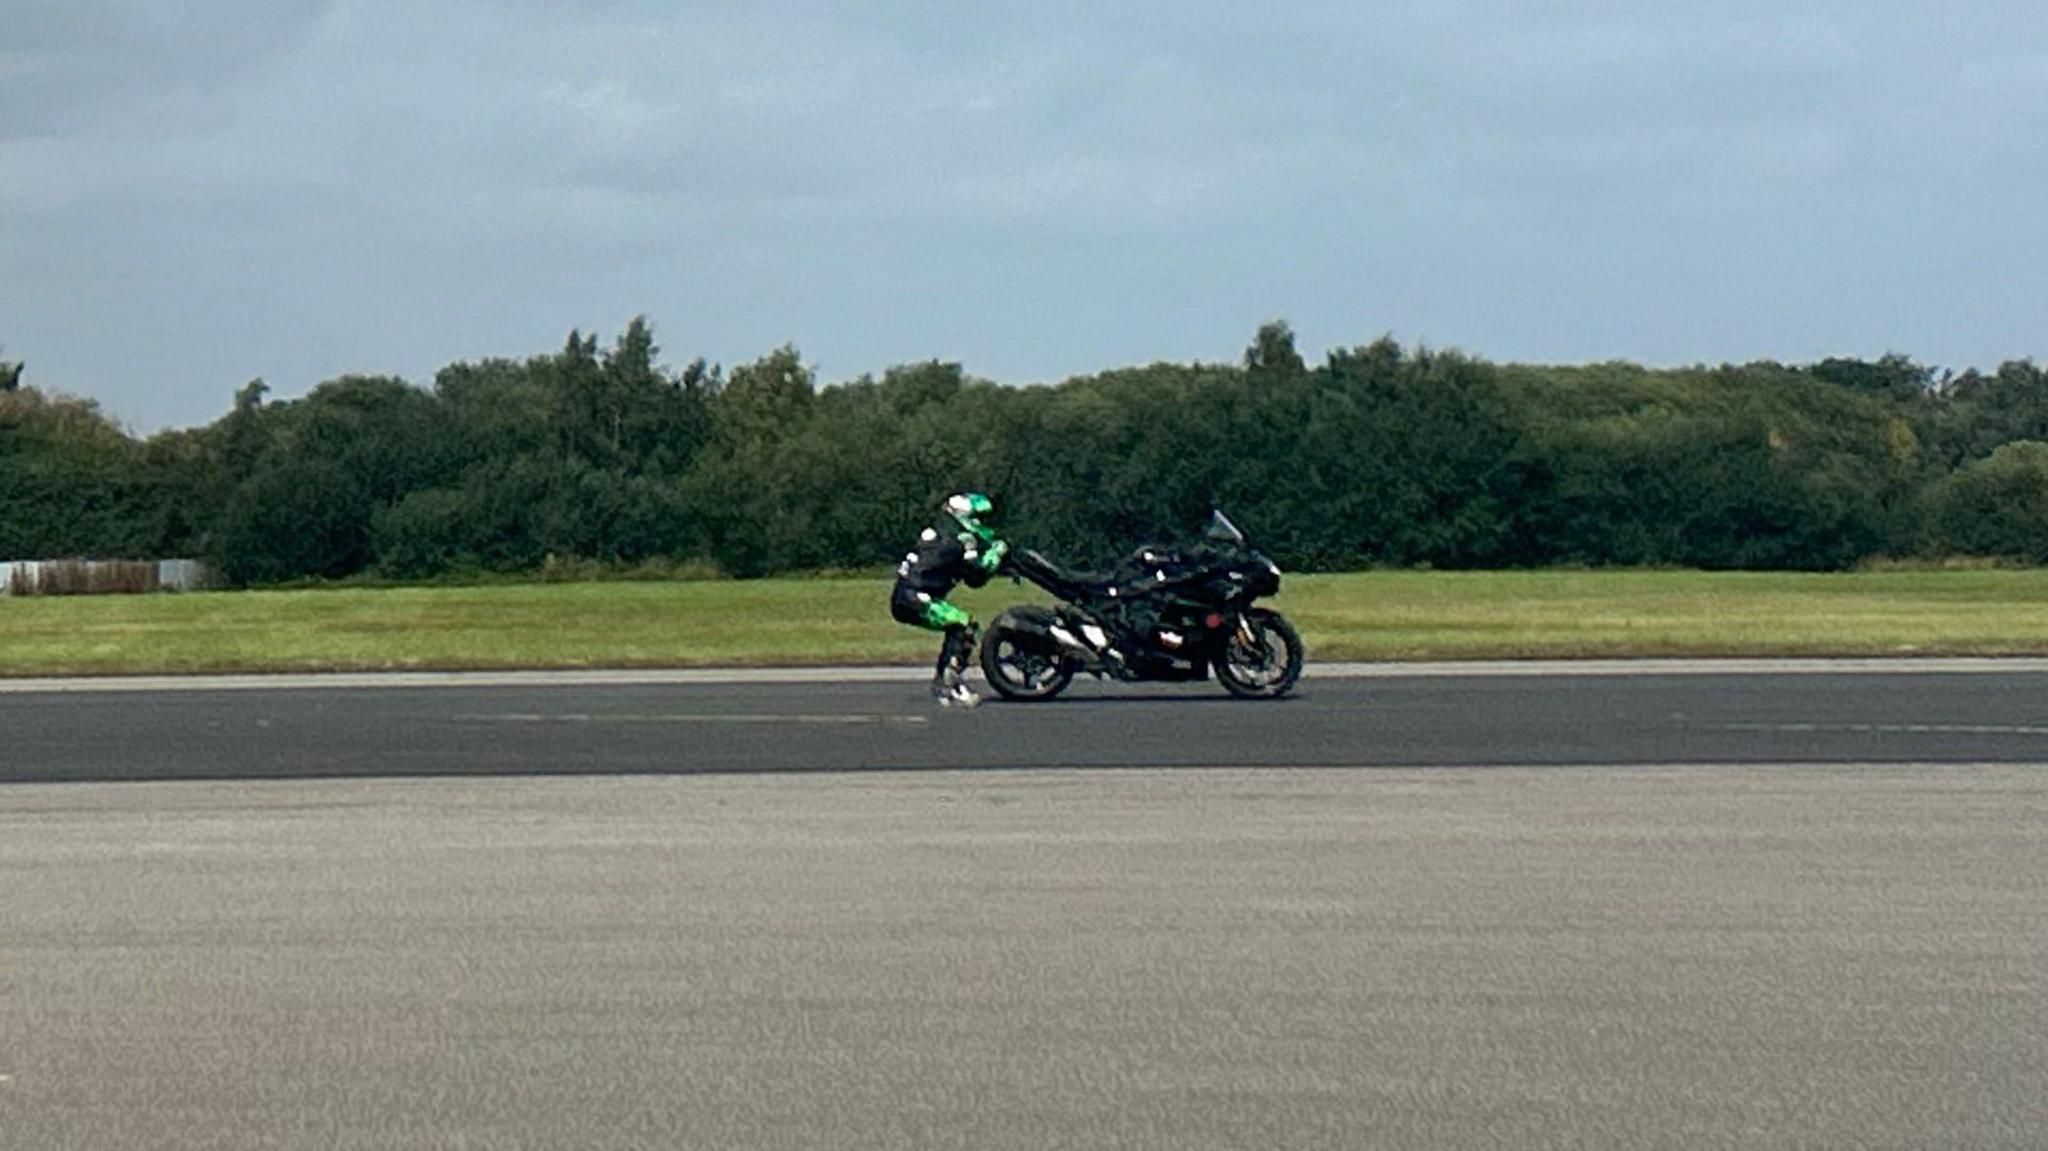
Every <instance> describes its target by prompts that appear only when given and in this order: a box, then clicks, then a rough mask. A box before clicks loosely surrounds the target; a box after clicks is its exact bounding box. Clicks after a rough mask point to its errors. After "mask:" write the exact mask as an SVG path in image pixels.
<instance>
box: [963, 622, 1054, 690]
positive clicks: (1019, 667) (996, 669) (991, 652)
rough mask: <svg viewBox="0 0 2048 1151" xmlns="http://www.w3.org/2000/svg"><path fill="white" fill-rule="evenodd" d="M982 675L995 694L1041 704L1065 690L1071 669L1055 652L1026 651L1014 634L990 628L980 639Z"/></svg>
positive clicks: (1002, 629)
mask: <svg viewBox="0 0 2048 1151" xmlns="http://www.w3.org/2000/svg"><path fill="white" fill-rule="evenodd" d="M981 674H982V675H984V676H987V677H988V685H989V686H990V687H992V688H994V689H995V692H996V694H997V695H1000V696H1002V697H1003V698H1004V699H1008V700H1015V701H1017V702H1019V703H1042V702H1044V701H1045V700H1048V699H1051V698H1053V697H1054V696H1056V695H1058V694H1059V693H1061V692H1063V691H1065V690H1067V685H1068V684H1069V683H1072V682H1073V680H1074V669H1073V666H1072V665H1071V664H1069V663H1068V662H1067V661H1066V660H1065V659H1063V658H1061V657H1059V656H1057V655H1044V654H1041V653H1038V652H1033V651H1027V650H1025V649H1024V648H1022V647H1019V646H1018V644H1017V638H1016V635H1015V634H1014V633H1012V632H1010V631H1009V630H1007V629H1005V628H993V629H991V630H990V631H989V633H988V636H987V638H985V639H983V640H982V641H981Z"/></svg>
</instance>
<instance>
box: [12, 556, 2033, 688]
mask: <svg viewBox="0 0 2048 1151" xmlns="http://www.w3.org/2000/svg"><path fill="white" fill-rule="evenodd" d="M887 591H888V586H887V582H886V580H881V579H844V578H835V579H803V580H759V581H745V582H716V581H714V582H676V583H588V584H519V585H499V586H480V587H434V588H341V589H320V590H297V591H268V592H215V593H204V594H191V595H164V596H106V597H93V598H78V599H0V675H10V676H25V675H95V674H118V673H139V672H225V671H308V670H367V669H379V670H381V669H406V668H440V669H463V668H471V669H473V668H518V667H548V668H575V667H650V666H651V667H682V666H692V665H766V664H830V663H922V662H924V661H925V660H928V659H930V658H931V656H932V653H933V652H934V651H935V650H936V647H937V644H936V640H935V638H934V637H932V636H931V635H929V634H927V633H922V632H917V631H913V630H911V629H909V628H905V627H901V626H899V625H897V624H895V623H893V622H892V621H891V620H890V619H889V617H888V614H887V611H886V601H887ZM1019 598H1023V592H1022V591H1021V590H1020V589H1018V588H1016V587H1014V586H1012V585H1011V584H1009V583H1008V582H1006V581H1005V582H1000V583H997V584H995V585H992V586H990V587H987V588H984V589H982V590H980V591H970V592H963V593H962V594H961V596H960V599H961V602H963V603H964V604H965V606H967V607H968V608H970V609H971V610H973V611H974V612H975V613H976V614H977V615H978V616H980V617H981V618H983V619H986V618H988V617H989V616H991V615H993V614H994V612H995V611H996V610H997V609H999V608H1000V607H1001V606H1002V605H1003V604H1005V603H1009V602H1013V601H1015V600H1017V599H1019ZM1276 606H1277V607H1279V608H1280V609H1282V610H1283V611H1285V612H1287V613H1288V615H1289V616H1290V617H1291V618H1292V619H1293V620H1294V621H1295V622H1296V623H1297V624H1298V625H1299V626H1300V628H1301V631H1302V634H1303V637H1304V639H1305V641H1306V643H1307V646H1308V649H1309V653H1310V657H1311V658H1312V659H1480V658H1533V657H1592V656H1653V655H1661V656H1676V655H1686V656H1735V655H1963V654H1984V655H1991V654H1997V655H2006V654H2036V655H2048V571H2036V570H2010V569H2008V570H2001V569H1979V570H1934V569H1927V570H1915V569H1894V570H1880V571H1862V572H1849V573H1840V574H1818V575H1817V574H1804V573H1702V572H1679V571H1618V572H1617V571H1599V572H1588V571H1540V572H1367V573H1360V574H1352V575H1331V576H1290V577H1289V578H1288V584H1287V590H1286V592H1285V593H1284V594H1282V595H1281V596H1280V598H1279V599H1278V600H1277V601H1276Z"/></svg>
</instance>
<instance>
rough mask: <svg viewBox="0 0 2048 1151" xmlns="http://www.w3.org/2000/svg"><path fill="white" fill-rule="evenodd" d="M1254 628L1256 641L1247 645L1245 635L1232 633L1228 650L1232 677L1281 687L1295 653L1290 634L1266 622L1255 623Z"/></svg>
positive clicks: (1257, 685)
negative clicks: (1290, 641) (1264, 623)
mask: <svg viewBox="0 0 2048 1151" xmlns="http://www.w3.org/2000/svg"><path fill="white" fill-rule="evenodd" d="M1252 629H1253V630H1252V638H1253V640H1255V641H1256V642H1255V643H1251V644H1247V643H1245V642H1244V639H1243V637H1242V636H1232V637H1231V640H1230V646H1229V647H1228V648H1227V649H1226V650H1225V662H1226V663H1227V664H1228V665H1229V667H1230V675H1231V678H1232V679H1235V680H1236V681H1237V682H1239V683H1241V684H1243V685H1245V686H1246V687H1252V688H1261V689H1266V688H1273V687H1277V686H1279V685H1280V684H1281V683H1282V682H1283V681H1285V680H1286V678H1287V665H1288V663H1289V662H1290V661H1291V659H1292V658H1293V655H1294V653H1293V652H1292V651H1290V650H1289V649H1288V645H1287V637H1286V636H1284V635H1282V634H1280V633H1279V632H1278V631H1275V630H1273V629H1272V628H1269V627H1266V626H1264V625H1263V624H1253V625H1252Z"/></svg>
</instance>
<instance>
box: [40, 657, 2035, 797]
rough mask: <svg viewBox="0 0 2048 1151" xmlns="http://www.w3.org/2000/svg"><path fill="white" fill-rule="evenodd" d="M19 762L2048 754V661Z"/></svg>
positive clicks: (77, 703)
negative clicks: (2026, 667)
mask: <svg viewBox="0 0 2048 1151" xmlns="http://www.w3.org/2000/svg"><path fill="white" fill-rule="evenodd" d="M0 732H4V733H5V735H4V744H0V782H58V781H72V782H83V781H112V780H164V779H273V778H305V777H323V776H330V777H353V776H402V775H533V774H602V775H617V774H645V773H689V772H759V771H808V772H820V771H848V770H920V771H923V770H947V769H957V768H984V769H990V768H1005V769H1018V768H1076V767H1095V768H1120V767H1424V766H1539V765H1563V764H1617V765H1623V764H1684V763H1696V764H1715V763H1724V764H1733V763H1841V762H1848V763H2034V762H2048V672H2042V671H2025V672H2015V673H2010V674H2001V673H1996V672H1977V673H1971V674H1954V673H1939V672H1933V673H1927V674H1912V673H1890V674H1832V673H1828V672H1817V673H1812V674H1801V675H1773V674H1733V675H1699V674H1682V675H1665V674H1649V675H1619V674H1617V675H1577V676H1549V675H1532V676H1512V675H1490V676H1473V677H1469V678H1460V677H1456V676H1443V675H1432V676H1418V677H1414V678H1399V677H1398V676H1396V677H1374V678H1363V677H1358V678H1351V677H1347V678H1335V677H1332V678H1316V677H1315V676H1314V675H1313V673H1311V676H1310V677H1309V678H1308V679H1306V680H1305V681H1304V683H1303V685H1302V686H1301V688H1300V690H1299V692H1298V694H1297V695H1295V696H1293V697H1290V698H1287V699H1283V700H1279V701H1275V702H1244V701H1239V700H1234V699H1231V698H1230V697H1229V696H1227V695H1225V694H1224V693H1223V692H1222V690H1221V689H1219V688H1216V687H1214V686H1209V685H1196V686H1193V687H1185V688H1162V687H1158V686H1149V687H1138V688H1133V687H1128V686H1102V685H1097V684H1094V683H1092V682H1087V683H1082V684H1077V685H1076V687H1075V688H1074V689H1073V690H1072V692H1071V694H1070V695H1069V696H1067V697H1064V698H1062V699H1059V700H1056V701H1053V702H1051V703H1046V704H1002V703H999V702H990V703H988V704H985V705H984V706H982V707H980V708H978V709H975V710H973V711H966V712H963V711H941V710H939V709H937V708H935V707H933V706H932V704H931V701H930V700H929V698H928V697H927V696H926V695H925V694H924V691H923V688H922V686H921V685H920V684H918V683H917V682H915V681H914V680H909V681H906V680H900V679H899V680H883V681H872V680H867V681H862V680H856V681H854V682H840V681H838V680H835V679H833V678H831V677H830V675H829V673H828V674H827V675H826V676H824V677H821V678H820V679H818V680H816V681H809V682H795V683H788V682H767V683H759V682H755V683H719V682H698V683H687V684H638V683H602V684H588V683H582V682H577V681H575V680H573V679H571V680H568V681H565V682H562V683H556V684H538V685H532V684H529V685H522V686H494V687H466V686H443V687H423V686H410V687H405V688H395V689H388V690H387V689H379V688H376V687H348V688H338V689H332V690H326V689H321V688H292V689H283V690H263V689H261V688H243V689H240V690H221V691H206V690H183V691H139V692H122V691H118V690H111V691H94V692H46V693H37V692H20V691H14V692H4V693H0Z"/></svg>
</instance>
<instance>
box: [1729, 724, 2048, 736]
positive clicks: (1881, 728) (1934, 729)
mask: <svg viewBox="0 0 2048 1151" xmlns="http://www.w3.org/2000/svg"><path fill="white" fill-rule="evenodd" d="M1721 729H1722V730H1723V731H1787V732H1808V731H1811V732H1820V731H1828V732H1835V731H1869V732H1881V733H1886V734H1890V733H1907V734H1925V735H2048V727H2028V726H2024V725H2020V724H2009V723H1728V724H1722V725H1721Z"/></svg>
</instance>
